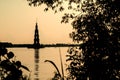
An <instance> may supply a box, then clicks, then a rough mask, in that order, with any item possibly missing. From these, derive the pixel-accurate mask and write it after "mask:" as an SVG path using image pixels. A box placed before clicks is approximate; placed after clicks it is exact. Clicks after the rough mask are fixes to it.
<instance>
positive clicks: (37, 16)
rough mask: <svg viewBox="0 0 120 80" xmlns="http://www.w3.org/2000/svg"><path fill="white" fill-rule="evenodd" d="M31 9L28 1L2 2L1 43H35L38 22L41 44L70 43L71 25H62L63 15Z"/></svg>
mask: <svg viewBox="0 0 120 80" xmlns="http://www.w3.org/2000/svg"><path fill="white" fill-rule="evenodd" d="M44 8H45V6H44V5H43V6H39V7H32V6H31V7H30V6H29V5H28V2H27V0H0V42H12V43H20V44H22V43H33V38H34V28H35V23H36V21H37V23H38V26H39V31H40V32H39V34H40V41H41V43H70V42H71V41H72V40H71V39H70V38H69V33H70V32H71V31H72V27H71V25H70V24H64V23H63V24H61V23H60V21H61V17H62V15H63V14H62V13H57V14H54V12H53V11H52V10H50V11H48V12H44Z"/></svg>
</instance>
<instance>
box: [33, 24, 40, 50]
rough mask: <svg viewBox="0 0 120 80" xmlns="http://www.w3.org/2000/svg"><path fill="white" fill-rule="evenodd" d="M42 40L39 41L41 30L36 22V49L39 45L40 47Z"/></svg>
mask: <svg viewBox="0 0 120 80" xmlns="http://www.w3.org/2000/svg"><path fill="white" fill-rule="evenodd" d="M39 42H40V40H39V30H38V24H37V22H36V25H35V34H34V47H35V48H38V47H39V45H40V43H39Z"/></svg>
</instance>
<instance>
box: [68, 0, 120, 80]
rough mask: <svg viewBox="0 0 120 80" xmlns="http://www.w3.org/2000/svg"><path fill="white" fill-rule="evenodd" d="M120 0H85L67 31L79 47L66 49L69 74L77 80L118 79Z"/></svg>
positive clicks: (119, 70)
mask: <svg viewBox="0 0 120 80" xmlns="http://www.w3.org/2000/svg"><path fill="white" fill-rule="evenodd" d="M119 3H120V1H119V0H109V1H107V0H96V2H93V1H86V2H84V3H83V4H82V7H81V9H82V11H83V13H84V14H82V15H81V16H79V17H77V19H76V20H74V21H73V23H72V25H73V28H74V30H75V31H74V32H72V33H71V34H70V36H71V38H73V40H74V41H76V42H82V44H83V45H82V46H80V47H79V48H71V49H69V51H68V52H69V55H68V61H71V63H70V65H69V66H68V70H69V72H70V76H69V78H72V79H76V80H86V79H87V78H89V79H90V80H119V79H120V7H119Z"/></svg>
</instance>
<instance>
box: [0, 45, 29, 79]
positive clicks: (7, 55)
mask: <svg viewBox="0 0 120 80" xmlns="http://www.w3.org/2000/svg"><path fill="white" fill-rule="evenodd" d="M22 69H25V70H27V71H29V69H28V68H27V67H26V66H24V65H22V64H21V62H20V61H16V60H14V53H13V52H8V50H7V49H6V48H4V47H0V80H29V77H28V76H25V75H23V71H22Z"/></svg>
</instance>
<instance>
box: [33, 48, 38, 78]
mask: <svg viewBox="0 0 120 80" xmlns="http://www.w3.org/2000/svg"><path fill="white" fill-rule="evenodd" d="M34 58H35V59H34V60H35V72H34V75H35V77H34V78H35V79H34V80H39V49H35V54H34Z"/></svg>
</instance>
